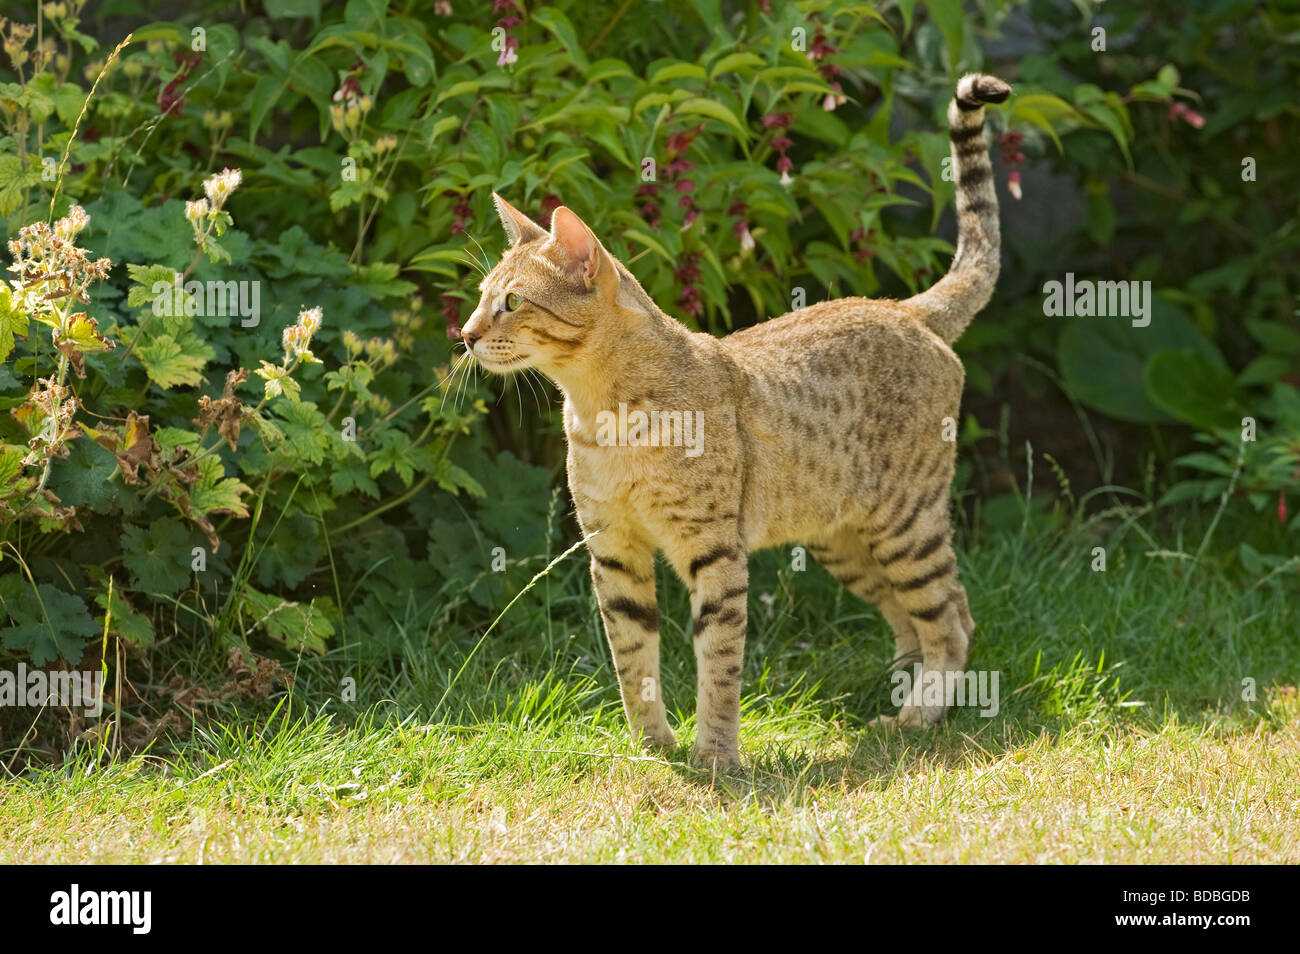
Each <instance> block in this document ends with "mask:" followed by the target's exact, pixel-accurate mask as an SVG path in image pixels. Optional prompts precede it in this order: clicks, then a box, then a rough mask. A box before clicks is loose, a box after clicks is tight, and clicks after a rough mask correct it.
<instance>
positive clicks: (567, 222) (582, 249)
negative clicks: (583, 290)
mask: <svg viewBox="0 0 1300 954" xmlns="http://www.w3.org/2000/svg"><path fill="white" fill-rule="evenodd" d="M551 239H552V240H553V241H554V242H555V244H556V245H558V246H559V247H560V248H561V249H562V250H563V251H564V255H565V258H566V259H567V260H568V261H567V263H566V264H567V265H568V266H569V270H570V272H571V273H572V274H573V275H575V276H576V277H577V278H578V279H579V280H580V281H581V282H582V283H583V284H584V285H586V286H587V287H588V288H591V287H592V285H594V284H595V283H596V282H597V281H603V280H604V279H606V278H607V277H609V276H610V275H612V274H613V273H614V263H613V262H611V261H610V260H609V253H608V252H606V251H605V249H604V248H603V247H602V246H601V244H600V242H599V241H597V239H596V235H595V233H594V232H592V231H591V229H589V228H587V225H586V223H585V222H583V221H582V219H580V218H578V216H577V214H576V213H575V212H572V211H570V210H569V209H566V208H565V207H564V206H560V207H559V208H558V209H556V210H555V211H554V212H553V213H551Z"/></svg>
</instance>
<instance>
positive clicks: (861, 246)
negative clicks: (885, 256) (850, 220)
mask: <svg viewBox="0 0 1300 954" xmlns="http://www.w3.org/2000/svg"><path fill="white" fill-rule="evenodd" d="M875 235H876V230H875V229H868V230H866V231H865V232H864V231H863V230H862V227H861V226H858V227H857V228H856V229H854V230H853V234H851V235H850V236H849V241H850V242H852V243H853V244H854V245H856V246H857V249H856V250H855V251H854V252H853V254H854V255H855V256H856V257H857V259H858V261H859V262H865V261H867V260H868V259H872V258H875V257H876V250H875V249H873V248H871V247H870V245H869V243H870V242H871V240H872V239H873V238H874V237H875Z"/></svg>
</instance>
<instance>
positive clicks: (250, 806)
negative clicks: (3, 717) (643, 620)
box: [0, 520, 1300, 863]
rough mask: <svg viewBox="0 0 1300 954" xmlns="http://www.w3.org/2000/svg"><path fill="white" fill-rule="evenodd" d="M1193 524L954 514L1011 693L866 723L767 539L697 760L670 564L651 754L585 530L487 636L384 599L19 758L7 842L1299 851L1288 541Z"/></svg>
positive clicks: (879, 636) (834, 854)
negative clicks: (732, 742)
mask: <svg viewBox="0 0 1300 954" xmlns="http://www.w3.org/2000/svg"><path fill="white" fill-rule="evenodd" d="M1103 529H1104V532H1105V538H1104V539H1102V538H1101V537H1099V536H1098V534H1099V533H1101V532H1102V531H1103ZM1220 532H1222V530H1220ZM967 536H969V535H967ZM1157 536H1158V537H1159V539H1160V541H1161V542H1160V543H1159V544H1157V539H1156V538H1157ZM1202 541H1203V537H1202V536H1199V535H1198V536H1197V537H1196V538H1195V539H1193V540H1191V541H1190V542H1189V541H1187V540H1184V539H1180V537H1179V534H1178V532H1177V531H1176V530H1173V529H1169V528H1166V529H1165V530H1164V531H1163V533H1161V531H1158V530H1156V529H1154V528H1153V527H1151V526H1146V527H1144V526H1143V525H1142V524H1141V523H1139V522H1137V521H1133V520H1125V521H1123V522H1119V521H1112V522H1111V523H1110V524H1106V523H1096V522H1094V523H1092V524H1090V525H1089V526H1088V527H1086V528H1076V529H1075V530H1073V531H1068V532H1059V531H1049V530H1045V529H1034V530H1029V531H1028V532H1026V530H1025V529H1022V530H1021V531H1015V530H1012V531H1008V532H1002V533H982V534H976V535H974V537H973V538H969V539H966V540H964V541H959V543H960V549H961V555H962V560H961V562H962V573H963V580H964V582H965V585H966V588H967V590H968V592H969V594H970V601H971V606H972V611H973V613H974V616H975V619H976V621H977V624H978V628H977V630H976V634H975V641H974V644H973V653H972V659H971V667H972V668H973V669H982V670H988V671H992V670H997V671H998V672H999V673H1000V683H999V684H1000V700H999V702H1000V705H999V710H998V712H997V714H996V715H995V716H992V717H985V716H982V715H981V714H980V713H979V711H978V710H977V709H975V708H965V709H959V710H955V711H953V712H952V713H950V715H949V717H948V719H947V720H946V721H945V722H944V723H943V724H941V725H940V726H938V727H937V728H934V729H931V730H928V731H926V732H923V733H919V734H914V735H913V734H901V733H899V732H898V731H897V730H889V729H885V728H874V727H868V726H867V725H866V723H867V722H868V721H869V720H870V719H871V718H872V717H874V716H875V715H878V714H880V713H882V712H888V711H890V708H891V707H890V701H889V695H890V682H889V676H888V664H889V657H890V652H891V649H892V641H891V640H889V639H887V638H886V629H885V625H884V623H883V621H882V620H881V619H880V618H879V616H878V615H877V614H876V613H875V611H874V610H872V609H870V608H868V607H866V606H864V605H862V604H860V603H858V602H857V601H856V600H854V599H853V598H852V597H851V596H849V595H848V594H847V593H842V592H840V591H839V590H838V588H837V587H836V586H835V585H834V584H833V583H832V582H831V581H830V579H829V577H828V576H827V575H826V574H825V573H824V572H823V571H822V570H820V569H819V568H817V567H815V565H812V564H811V563H810V564H809V568H808V569H807V570H806V571H803V572H797V571H793V570H791V569H790V563H789V555H788V554H778V553H769V554H762V555H760V556H759V557H758V558H756V559H755V560H754V561H753V562H752V591H751V597H750V640H749V643H748V646H747V652H746V670H745V676H746V692H745V695H744V702H743V705H744V711H743V719H742V728H741V748H742V754H743V756H744V757H745V766H744V767H743V768H742V769H740V770H737V771H733V772H728V773H726V774H722V775H717V776H714V775H712V774H711V773H710V772H708V771H705V770H702V769H699V768H696V767H693V766H691V765H690V764H689V762H688V761H687V753H688V752H689V744H690V742H691V741H692V738H693V734H694V733H693V725H692V719H691V718H690V717H689V713H690V712H691V711H692V710H693V705H694V699H693V690H694V673H693V665H694V664H693V660H692V658H691V650H690V640H689V636H688V635H687V632H686V629H685V627H686V625H687V623H688V613H687V604H686V596H685V592H684V591H683V590H682V588H681V587H680V585H678V584H677V583H675V582H674V581H672V580H670V579H668V577H667V576H666V575H664V576H663V577H661V587H660V590H661V598H662V599H664V600H665V602H664V606H665V609H666V612H665V632H664V643H665V646H664V652H665V668H664V678H665V682H666V688H665V691H666V693H667V697H668V701H669V709H670V712H673V711H674V710H675V713H676V714H675V722H676V723H677V724H678V725H679V726H680V730H679V740H680V742H681V748H680V749H679V750H678V751H677V752H675V753H672V754H671V755H670V756H669V757H667V758H663V757H658V756H653V757H652V756H645V755H642V754H640V753H639V752H637V751H635V750H633V749H632V748H631V746H630V742H629V738H628V734H627V730H626V728H625V726H624V724H623V717H622V712H621V709H620V707H619V703H618V698H617V692H616V689H615V688H614V681H613V679H612V674H611V673H610V671H609V664H608V660H607V654H606V652H605V650H604V647H603V644H602V641H601V636H600V633H599V631H598V629H597V628H596V627H597V623H596V618H595V614H594V613H592V612H591V607H592V597H591V593H590V586H589V583H588V582H587V579H586V573H585V565H584V564H585V555H584V554H581V553H575V554H573V555H571V556H569V557H568V558H567V559H565V560H561V561H559V562H558V563H557V564H556V565H555V566H554V567H553V568H552V569H551V570H550V571H549V572H547V573H546V574H545V575H544V576H543V577H542V578H541V579H540V580H539V581H538V582H537V585H536V586H535V587H534V589H533V590H532V591H531V592H529V593H528V594H526V595H525V597H524V598H523V599H521V600H520V601H519V603H518V604H516V605H515V606H514V607H512V608H511V609H510V611H509V612H508V613H506V614H505V615H504V616H503V617H502V618H501V620H500V622H499V624H498V625H497V627H496V628H495V629H493V630H492V631H491V632H490V633H489V634H488V635H487V637H486V638H483V636H482V633H481V632H470V631H451V630H446V629H440V630H435V629H432V628H425V629H420V628H419V627H418V625H417V624H416V622H415V620H414V619H413V620H408V621H395V623H394V626H395V629H396V630H397V632H398V636H399V637H400V639H401V640H402V641H404V643H405V645H406V649H405V651H404V653H403V654H402V655H401V656H400V657H399V659H398V660H397V661H396V662H394V663H391V664H388V665H369V666H364V667H358V666H357V665H356V664H355V662H352V663H349V659H350V658H353V659H355V655H356V654H355V652H353V653H352V657H349V652H351V651H352V650H351V649H349V648H348V647H344V648H340V649H337V650H335V651H333V652H332V653H331V654H327V655H326V656H324V657H320V658H304V659H302V660H301V661H300V662H299V664H298V667H297V672H296V682H295V684H294V687H293V690H292V693H291V694H288V695H282V696H281V697H280V698H279V699H278V701H277V700H274V699H273V700H272V701H271V702H268V703H267V704H266V705H265V706H264V707H262V708H261V709H257V707H254V710H255V711H252V712H250V711H248V707H247V706H245V707H243V708H240V709H236V708H234V707H233V706H229V705H224V704H219V705H215V706H214V710H213V712H212V714H211V715H210V716H209V717H208V718H206V719H203V720H200V721H197V722H195V724H194V726H193V728H192V730H191V731H189V732H188V733H183V737H180V738H177V739H175V740H172V741H169V742H165V743H162V742H160V743H159V744H158V745H156V746H155V747H154V748H153V749H151V750H150V751H148V752H145V753H144V754H139V755H134V756H124V757H122V758H119V759H116V760H112V759H106V758H101V757H100V756H101V753H100V752H99V751H98V749H97V747H96V746H95V745H93V744H90V745H83V746H82V747H81V748H80V749H79V750H78V751H76V752H75V753H73V757H72V758H71V759H69V760H68V761H66V762H65V763H64V764H63V765H61V766H59V767H57V768H43V769H42V768H29V769H27V770H26V771H20V770H18V769H15V770H14V771H15V772H18V774H17V775H16V776H12V777H10V778H9V780H8V781H6V782H4V783H0V825H2V826H3V828H4V830H5V832H6V838H5V839H4V843H3V845H0V861H4V862H16V861H22V862H74V861H92V862H101V863H124V862H156V861H174V862H198V861H205V862H316V863H321V862H323V863H353V862H390V861H455V862H613V861H645V862H736V861H764V862H862V861H870V862H1105V863H1147V862H1158V863H1189V862H1190V863H1227V862H1235V863H1243V862H1289V863H1296V862H1300V701H1298V700H1297V697H1296V690H1295V685H1296V683H1297V681H1298V680H1297V677H1298V676H1300V625H1298V624H1300V614H1298V613H1297V609H1296V607H1297V603H1300V601H1298V600H1297V599H1296V594H1297V588H1298V587H1300V581H1298V579H1297V573H1298V568H1300V559H1293V560H1291V561H1290V562H1288V563H1285V564H1281V565H1280V566H1278V567H1275V568H1274V569H1273V570H1272V571H1271V572H1269V573H1268V574H1266V575H1257V576H1255V577H1253V578H1252V577H1251V576H1249V575H1248V574H1246V573H1245V571H1244V570H1243V569H1242V568H1241V566H1240V565H1239V564H1238V563H1237V562H1236V561H1235V560H1227V559H1223V558H1221V557H1217V556H1214V555H1213V551H1214V549H1215V548H1213V547H1209V548H1204V552H1202V551H1203V548H1202V547H1201V543H1202ZM1099 545H1101V546H1105V547H1106V548H1107V568H1106V570H1105V571H1099V570H1093V569H1092V567H1093V565H1094V564H1095V556H1094V551H1093V548H1094V547H1095V546H1099ZM424 625H425V626H426V627H429V624H427V622H426V623H425V624H424ZM345 672H351V673H360V676H359V678H358V681H357V685H356V701H355V702H350V701H349V702H343V701H340V700H339V698H338V693H339V689H338V686H339V680H340V674H341V673H345ZM1249 680H1253V683H1252V682H1250V681H1249ZM1252 687H1253V690H1254V692H1253V698H1251V696H1252V692H1251V691H1250V690H1251V688H1252ZM1243 697H1244V698H1243ZM15 754H16V753H12V752H11V753H7V754H6V755H5V757H4V758H5V760H6V761H7V762H10V764H12V762H13V757H14V755H15Z"/></svg>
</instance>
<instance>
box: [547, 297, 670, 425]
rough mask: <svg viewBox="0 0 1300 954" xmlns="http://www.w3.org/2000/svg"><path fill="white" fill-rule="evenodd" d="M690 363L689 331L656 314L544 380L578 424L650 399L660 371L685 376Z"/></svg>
mask: <svg viewBox="0 0 1300 954" xmlns="http://www.w3.org/2000/svg"><path fill="white" fill-rule="evenodd" d="M690 359H691V342H690V332H689V331H688V330H687V329H686V327H685V326H683V325H681V324H679V323H678V322H676V321H674V320H673V319H671V318H669V317H668V316H667V315H664V314H663V313H662V312H660V313H658V314H655V315H646V316H645V317H644V320H643V321H637V322H633V323H631V324H630V326H628V327H626V328H625V329H623V330H622V331H620V334H619V335H618V336H617V337H616V339H615V340H613V341H610V342H608V343H607V346H606V347H604V348H601V349H599V350H598V351H597V352H596V353H595V354H593V355H591V356H590V357H589V358H588V360H586V361H583V362H581V363H574V364H573V365H570V366H567V367H558V368H554V369H550V370H549V376H550V377H551V379H552V380H553V381H554V382H555V384H556V385H557V386H558V387H559V389H560V390H561V391H563V392H564V396H565V398H566V399H567V402H568V406H569V408H570V409H571V410H572V412H573V413H574V414H575V415H576V417H577V419H578V420H579V421H583V422H586V421H590V420H594V419H595V416H596V415H597V414H599V413H600V412H601V411H616V410H617V409H618V406H619V405H620V404H628V405H634V404H641V403H643V402H645V401H647V400H651V399H652V394H653V389H654V387H655V386H656V385H657V384H661V383H662V382H663V380H664V376H665V370H667V369H672V370H673V371H677V372H679V373H681V372H684V371H685V370H686V366H687V365H688V364H689V363H690Z"/></svg>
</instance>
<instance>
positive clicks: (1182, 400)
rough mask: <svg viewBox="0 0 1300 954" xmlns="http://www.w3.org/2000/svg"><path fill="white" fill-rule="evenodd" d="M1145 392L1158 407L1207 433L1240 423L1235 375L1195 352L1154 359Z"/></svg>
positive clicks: (1149, 365)
mask: <svg viewBox="0 0 1300 954" xmlns="http://www.w3.org/2000/svg"><path fill="white" fill-rule="evenodd" d="M1146 389H1147V394H1148V395H1149V396H1150V397H1151V400H1152V401H1153V402H1154V403H1155V404H1156V405H1157V406H1158V407H1160V408H1161V409H1163V410H1164V411H1166V412H1168V413H1169V414H1171V415H1173V416H1174V417H1176V418H1178V419H1179V420H1181V421H1185V422H1187V423H1188V424H1192V425H1194V426H1196V427H1199V428H1202V429H1204V430H1214V429H1215V428H1218V427H1233V426H1239V425H1240V423H1241V417H1242V406H1241V403H1240V402H1239V400H1238V397H1237V384H1236V381H1234V380H1233V377H1232V372H1230V371H1229V370H1228V369H1227V368H1226V367H1224V366H1223V365H1222V364H1218V363H1216V362H1214V361H1210V360H1208V359H1206V358H1205V357H1203V356H1201V355H1199V354H1197V353H1195V352H1194V351H1191V350H1179V351H1162V352H1161V353H1159V354H1157V355H1154V356H1153V357H1152V358H1151V360H1150V361H1148V362H1147V366H1146Z"/></svg>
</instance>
